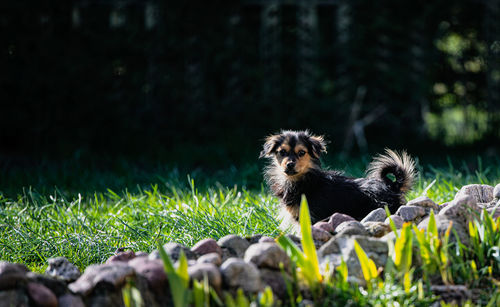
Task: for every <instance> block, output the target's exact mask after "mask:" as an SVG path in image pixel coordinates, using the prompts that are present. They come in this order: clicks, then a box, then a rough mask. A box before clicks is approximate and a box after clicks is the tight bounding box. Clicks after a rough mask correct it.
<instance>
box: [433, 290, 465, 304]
mask: <svg viewBox="0 0 500 307" xmlns="http://www.w3.org/2000/svg"><path fill="white" fill-rule="evenodd" d="M431 291H432V292H433V293H434V294H435V295H437V296H439V298H440V299H442V300H443V301H445V302H448V303H450V302H455V304H459V305H462V304H463V303H465V301H467V300H469V299H470V298H472V293H471V291H470V290H469V289H468V288H467V287H466V286H463V285H431ZM441 306H442V305H441Z"/></svg>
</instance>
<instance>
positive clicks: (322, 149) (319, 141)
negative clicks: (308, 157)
mask: <svg viewBox="0 0 500 307" xmlns="http://www.w3.org/2000/svg"><path fill="white" fill-rule="evenodd" d="M309 142H310V143H311V149H312V155H313V157H314V158H316V159H319V156H321V154H322V153H326V141H325V138H324V137H323V136H322V135H311V136H309Z"/></svg>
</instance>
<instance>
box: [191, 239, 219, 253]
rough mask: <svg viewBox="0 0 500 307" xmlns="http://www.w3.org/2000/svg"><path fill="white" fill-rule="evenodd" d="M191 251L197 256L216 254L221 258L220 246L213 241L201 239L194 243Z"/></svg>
mask: <svg viewBox="0 0 500 307" xmlns="http://www.w3.org/2000/svg"><path fill="white" fill-rule="evenodd" d="M191 251H192V252H193V253H195V254H198V255H205V254H208V253H217V254H219V255H221V256H222V249H221V248H220V246H219V245H218V244H217V241H215V240H214V239H211V238H208V239H203V240H201V241H199V242H198V243H196V244H195V245H194V246H193V247H192V248H191Z"/></svg>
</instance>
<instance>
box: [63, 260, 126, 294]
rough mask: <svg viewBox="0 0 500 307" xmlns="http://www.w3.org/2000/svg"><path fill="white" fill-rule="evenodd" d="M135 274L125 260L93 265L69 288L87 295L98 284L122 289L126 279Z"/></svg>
mask: <svg viewBox="0 0 500 307" xmlns="http://www.w3.org/2000/svg"><path fill="white" fill-rule="evenodd" d="M133 276H135V271H134V269H133V268H132V267H130V266H128V265H127V264H125V263H123V262H113V263H108V264H101V265H91V266H89V267H87V268H86V269H85V272H84V273H83V275H82V276H80V278H78V279H77V280H76V281H75V282H73V283H71V284H69V285H68V288H69V289H70V290H71V291H73V293H77V294H80V295H83V296H86V295H88V294H90V292H91V291H92V290H93V289H94V288H95V287H96V286H98V285H105V286H107V287H111V288H113V289H120V288H121V287H122V286H123V285H124V284H125V281H126V279H127V278H128V277H133Z"/></svg>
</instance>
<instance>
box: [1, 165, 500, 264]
mask: <svg viewBox="0 0 500 307" xmlns="http://www.w3.org/2000/svg"><path fill="white" fill-rule="evenodd" d="M478 165H479V166H480V167H479V168H478V170H477V171H470V170H468V168H466V167H463V166H462V165H459V166H456V167H455V166H453V164H451V163H450V165H449V166H448V167H433V166H432V165H423V166H422V165H420V166H419V169H420V174H419V177H418V179H417V182H416V185H415V188H414V191H412V192H411V193H410V194H409V196H408V198H409V199H412V198H415V197H417V196H420V195H422V194H423V193H424V191H425V190H426V189H427V195H428V196H429V197H430V198H431V199H433V200H434V201H436V202H438V203H443V202H446V201H449V200H451V199H452V198H453V196H454V195H455V193H456V192H457V191H458V189H459V188H460V187H461V186H462V185H465V184H470V183H486V184H492V185H494V184H496V183H499V182H500V168H499V167H498V165H489V166H482V165H481V163H480V162H479V163H478ZM364 167H365V163H363V162H360V163H357V164H355V165H354V166H352V167H350V168H349V169H348V171H347V173H348V174H353V175H355V176H358V175H360V174H362V172H363V169H364ZM238 174H239V175H240V177H238ZM36 176H37V175H36V174H34V175H33V177H34V178H36ZM52 176H54V178H55V177H56V176H55V175H54V174H52ZM72 176H73V178H74V181H76V182H78V183H79V184H80V185H81V192H80V193H79V192H78V189H77V187H76V186H75V185H74V183H73V184H71V182H72V179H71V175H70V174H67V178H66V179H65V181H64V182H63V183H65V182H68V183H70V184H69V185H70V186H71V189H66V187H65V186H64V185H61V186H58V187H59V188H53V190H52V191H49V190H48V189H47V188H46V187H45V188H43V192H41V193H38V192H37V191H36V190H34V189H31V188H22V187H19V190H18V192H17V193H13V188H10V190H9V194H8V196H7V195H6V194H3V196H2V193H1V192H0V259H1V260H6V261H11V262H19V263H24V264H26V265H28V266H29V267H30V268H31V269H32V270H35V271H43V270H44V267H45V266H46V264H47V259H48V258H50V257H56V256H64V257H67V258H68V259H69V260H70V261H71V262H73V263H75V264H76V265H77V266H79V267H80V268H85V267H86V266H88V265H90V264H93V263H101V262H103V261H105V260H106V259H107V258H108V257H109V256H111V255H112V254H113V253H114V251H115V250H116V249H117V248H120V247H125V248H130V249H132V250H134V251H146V252H150V251H151V250H153V249H155V247H156V242H157V240H160V241H161V242H168V241H174V242H178V243H181V244H184V245H186V246H192V245H193V244H194V243H195V242H197V241H198V240H201V239H203V238H208V237H210V238H214V239H218V238H220V237H223V236H225V235H227V234H238V235H241V236H250V235H253V234H263V235H269V236H272V237H275V236H277V235H278V234H279V229H278V225H279V221H277V219H276V217H277V207H278V200H277V199H276V198H274V197H272V196H271V195H270V193H269V192H268V191H267V190H266V189H265V188H264V187H263V183H262V178H261V177H260V176H261V175H260V174H259V170H258V168H257V167H256V166H252V167H250V168H249V170H245V169H238V170H236V171H235V170H234V169H233V170H228V171H221V172H218V173H216V174H207V173H202V172H194V173H193V175H192V177H188V176H186V175H180V174H179V171H175V170H170V171H167V170H165V171H164V172H162V173H161V175H154V176H150V177H149V178H150V184H144V181H147V177H140V178H142V179H141V184H140V185H136V186H135V187H133V185H132V187H131V185H130V182H131V180H130V178H129V179H126V180H125V179H120V178H119V177H118V178H117V180H118V181H119V182H121V181H120V180H123V182H124V187H123V188H122V189H118V188H117V187H116V186H115V187H114V189H111V188H110V189H108V190H107V191H106V190H104V191H102V190H101V191H99V192H95V193H93V192H89V188H88V186H99V184H100V183H99V180H109V178H106V179H103V178H100V177H99V174H97V175H96V176H95V177H92V176H90V175H88V174H87V175H85V176H86V177H85V178H86V179H87V180H88V182H87V185H85V182H83V181H82V180H81V179H80V178H79V177H78V175H77V174H73V175H72ZM106 176H110V175H109V174H107V175H106ZM23 178H24V177H23ZM221 178H222V179H221ZM219 179H221V180H219ZM434 180H435V182H434V184H432V185H431V183H432V182H433V181H434ZM96 182H97V183H96ZM104 182H107V181H104ZM219 182H223V183H219ZM125 183H127V184H125ZM256 183H257V184H256ZM10 186H12V182H11V183H10ZM12 195H16V196H12Z"/></svg>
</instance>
